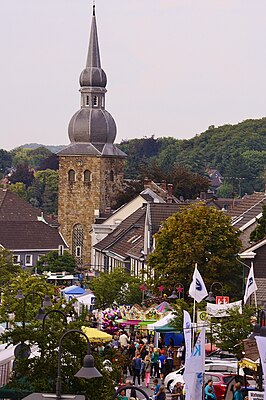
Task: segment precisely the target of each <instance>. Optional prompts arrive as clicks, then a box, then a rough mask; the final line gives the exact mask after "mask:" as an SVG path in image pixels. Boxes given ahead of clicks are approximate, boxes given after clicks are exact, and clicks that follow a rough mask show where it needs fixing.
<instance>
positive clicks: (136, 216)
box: [94, 206, 146, 250]
mask: <svg viewBox="0 0 266 400" xmlns="http://www.w3.org/2000/svg"><path fill="white" fill-rule="evenodd" d="M145 214H146V206H144V207H141V208H139V209H138V210H136V211H135V212H134V213H132V214H131V215H130V216H129V217H127V218H126V219H125V220H124V221H122V222H121V223H120V224H119V225H118V227H117V228H116V229H115V230H114V231H113V232H111V233H110V234H109V235H107V236H106V237H105V238H104V239H103V240H101V241H100V242H99V243H96V244H95V245H94V248H95V249H96V250H106V249H108V248H110V246H111V245H113V244H115V243H116V242H118V241H119V240H120V239H121V238H123V237H124V235H126V234H127V232H128V231H130V230H131V229H132V227H139V226H141V225H144V218H145Z"/></svg>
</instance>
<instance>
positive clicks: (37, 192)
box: [28, 169, 58, 214]
mask: <svg viewBox="0 0 266 400" xmlns="http://www.w3.org/2000/svg"><path fill="white" fill-rule="evenodd" d="M28 199H29V201H30V202H31V203H32V204H33V205H34V206H37V207H39V208H40V209H41V210H43V211H44V212H46V213H47V214H57V201H58V172H57V171H54V170H51V169H46V170H44V171H37V172H36V173H35V174H34V181H33V183H32V185H31V187H30V188H29V189H28Z"/></svg>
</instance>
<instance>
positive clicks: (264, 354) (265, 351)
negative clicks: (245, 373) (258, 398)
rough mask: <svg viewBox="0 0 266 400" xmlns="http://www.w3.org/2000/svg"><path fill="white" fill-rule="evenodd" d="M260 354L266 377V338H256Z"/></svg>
mask: <svg viewBox="0 0 266 400" xmlns="http://www.w3.org/2000/svg"><path fill="white" fill-rule="evenodd" d="M255 339H256V342H257V346H258V350H259V354H260V362H261V366H262V371H263V375H264V377H265V376H266V337H264V336H256V337H255ZM264 400H266V379H264Z"/></svg>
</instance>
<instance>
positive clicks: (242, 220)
mask: <svg viewBox="0 0 266 400" xmlns="http://www.w3.org/2000/svg"><path fill="white" fill-rule="evenodd" d="M263 204H266V194H265V193H254V194H253V195H251V196H246V197H245V198H243V201H242V202H240V203H239V204H238V206H237V207H236V208H234V209H232V210H230V213H229V215H230V214H231V216H233V221H232V225H233V226H235V227H236V228H239V229H240V230H242V231H243V230H245V229H246V228H247V227H249V226H250V225H252V224H254V223H255V222H256V219H257V218H260V217H261V213H262V206H263Z"/></svg>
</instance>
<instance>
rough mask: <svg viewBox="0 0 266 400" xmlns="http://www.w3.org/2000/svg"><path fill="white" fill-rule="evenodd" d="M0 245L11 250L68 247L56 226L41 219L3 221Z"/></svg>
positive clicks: (0, 229)
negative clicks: (53, 226)
mask: <svg viewBox="0 0 266 400" xmlns="http://www.w3.org/2000/svg"><path fill="white" fill-rule="evenodd" d="M0 245H2V246H3V247H4V248H6V249H9V250H56V249H58V246H59V245H62V246H64V247H67V245H66V243H65V242H64V240H63V238H62V237H61V235H60V233H59V232H58V230H57V229H56V228H52V227H51V226H49V225H47V224H45V223H44V222H41V221H1V222H0Z"/></svg>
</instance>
